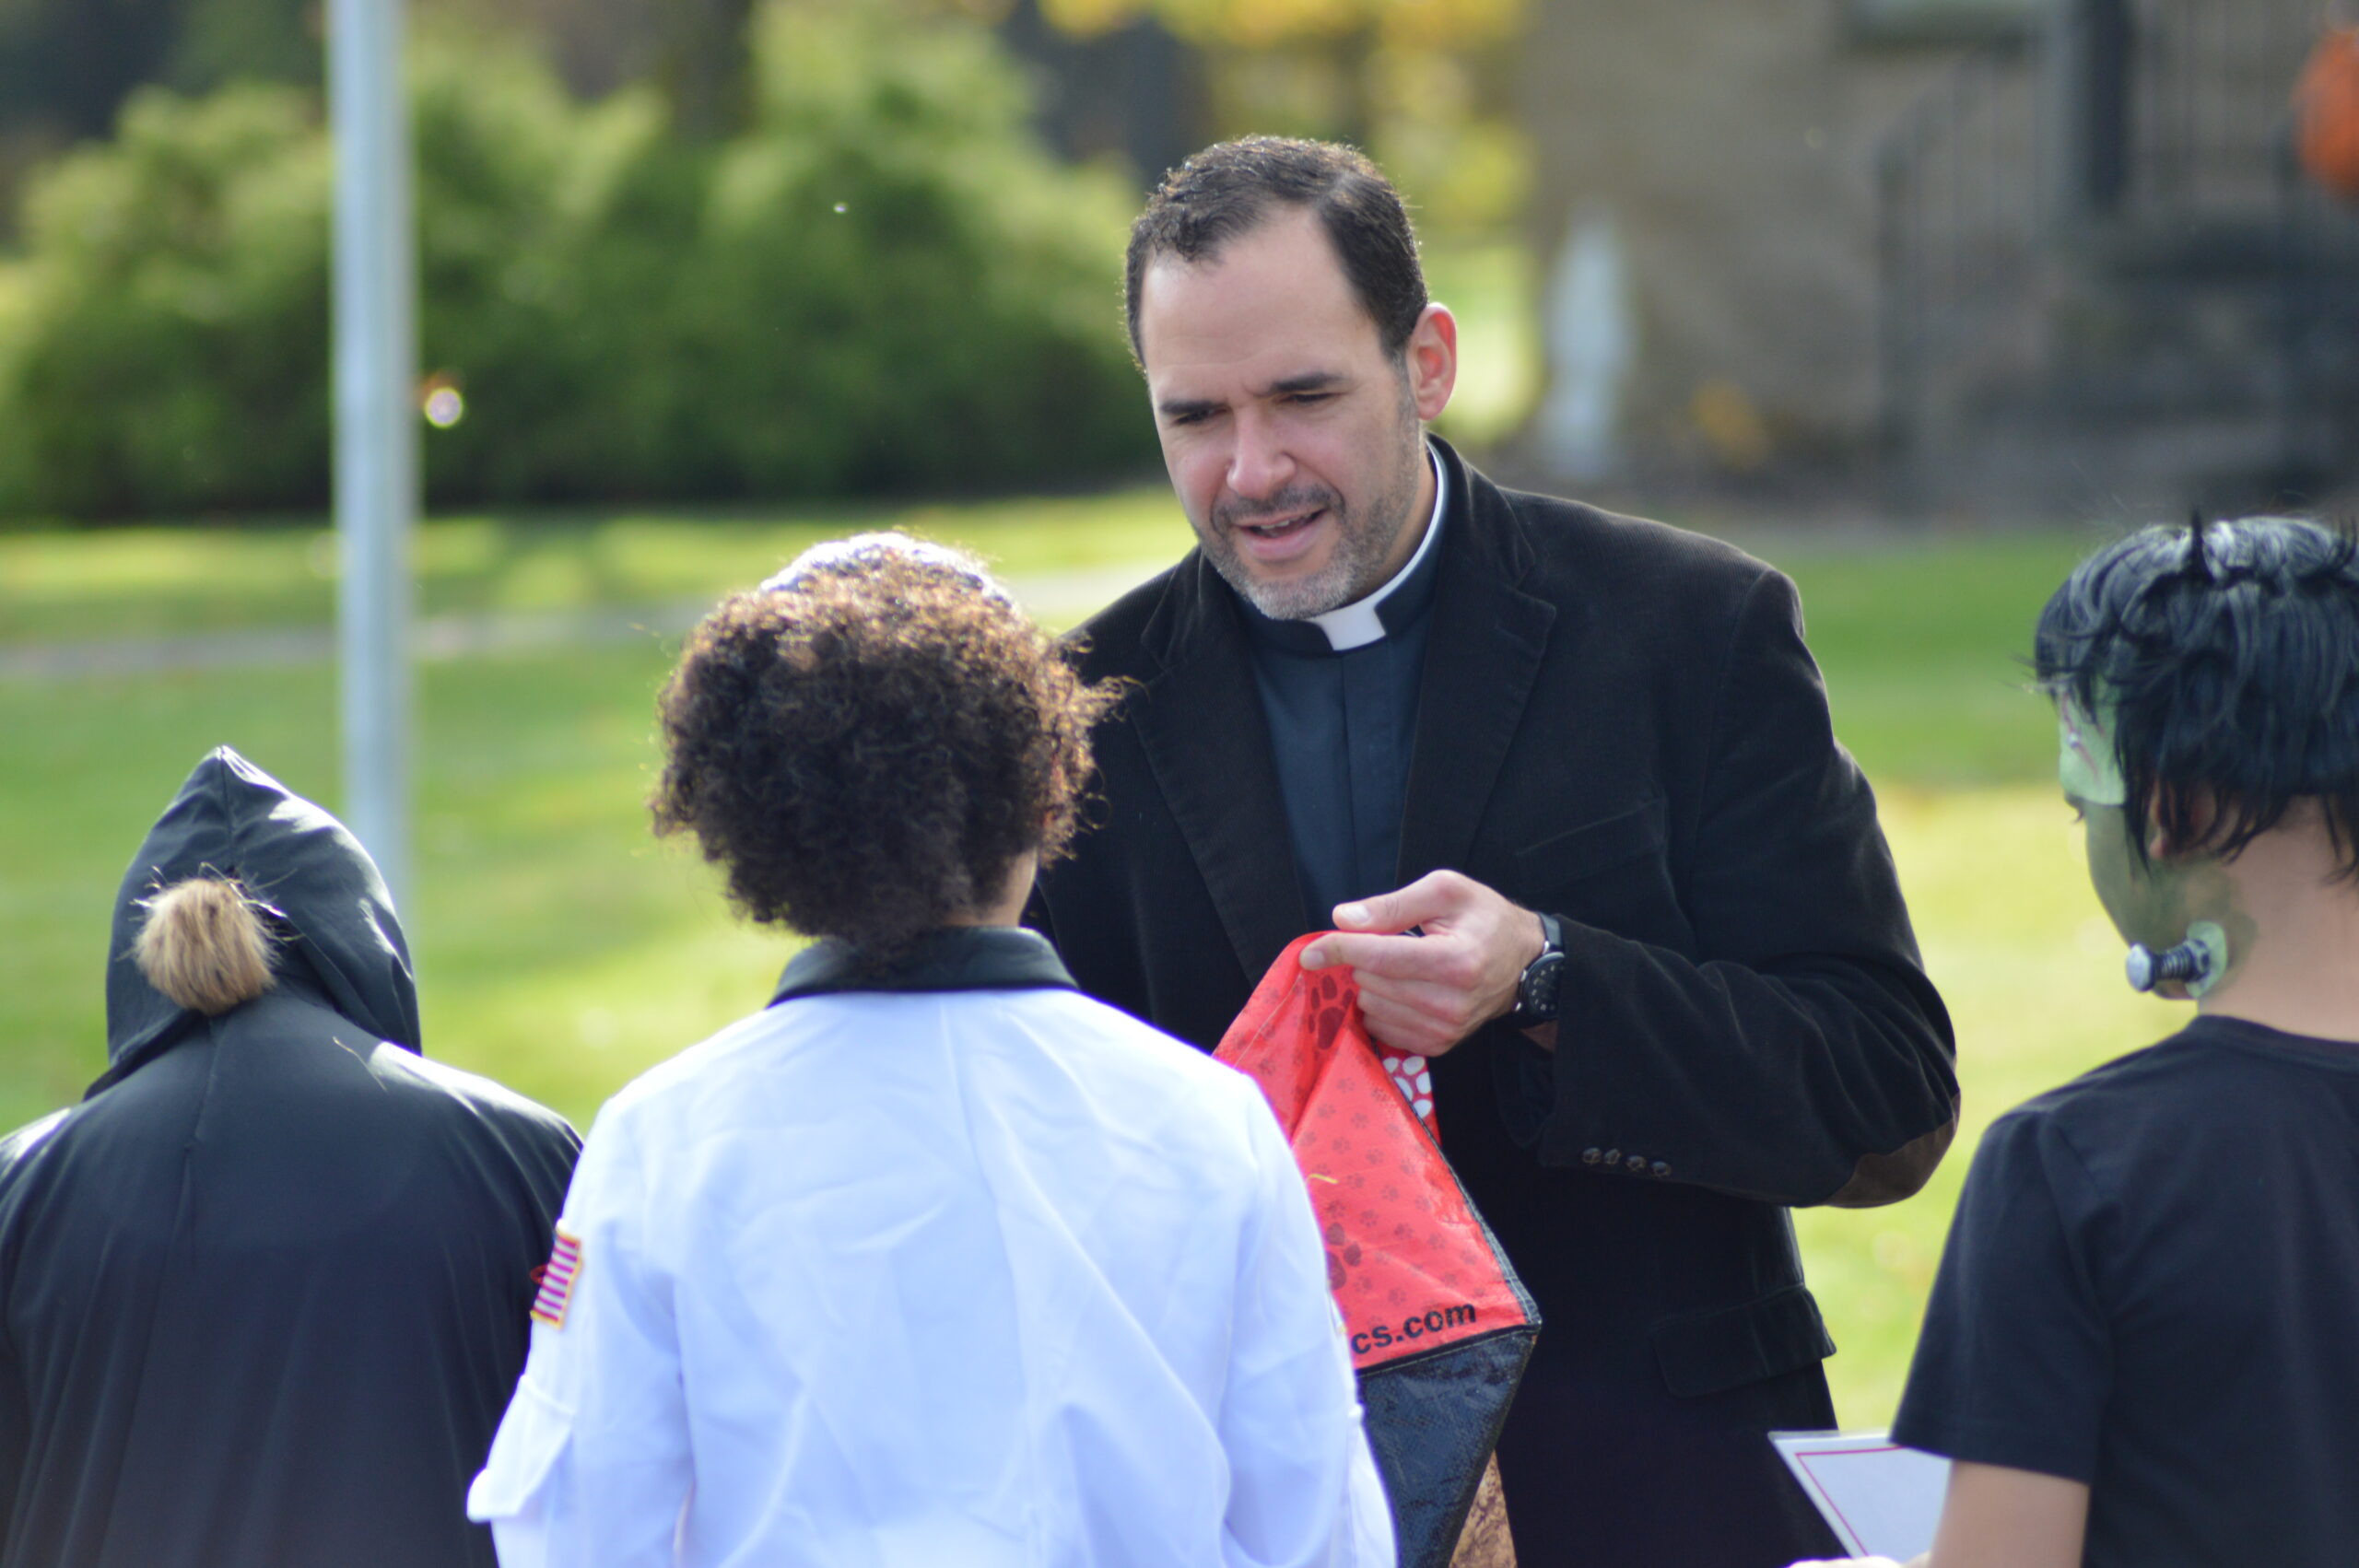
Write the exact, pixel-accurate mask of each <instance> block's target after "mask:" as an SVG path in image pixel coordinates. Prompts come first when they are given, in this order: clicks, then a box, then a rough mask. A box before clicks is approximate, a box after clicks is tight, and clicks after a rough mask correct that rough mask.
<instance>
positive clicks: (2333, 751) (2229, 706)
mask: <svg viewBox="0 0 2359 1568" xmlns="http://www.w3.org/2000/svg"><path fill="white" fill-rule="evenodd" d="M2354 556H2359V548H2355V547H2354V545H2353V539H2352V536H2351V534H2350V533H2349V532H2348V531H2339V530H2332V529H2328V528H2325V527H2322V526H2320V525H2319V524H2318V523H2315V522H2311V521H2306V520H2303V519H2298V518H2283V517H2256V518H2246V519H2244V520H2242V521H2236V522H2214V523H2212V524H2210V525H2208V526H2207V525H2205V524H2204V523H2203V522H2202V521H2201V520H2200V519H2199V520H2197V521H2193V522H2191V523H2190V524H2189V526H2187V527H2185V528H2165V527H2154V528H2147V529H2142V530H2141V531H2140V532H2136V533H2133V534H2131V535H2130V536H2129V537H2128V538H2126V539H2122V540H2119V541H2118V542H2116V543H2115V544H2110V545H2108V546H2107V547H2106V548H2105V549H2103V550H2100V551H2098V552H2097V553H2096V554H2095V556H2091V557H2089V559H2087V560H2086V561H2083V563H2081V565H2080V566H2079V567H2078V568H2075V569H2074V570H2073V572H2072V575H2071V577H2069V578H2067V579H2065V581H2064V585H2063V586H2062V587H2061V588H2059V589H2058V590H2057V591H2056V592H2055V595H2054V596H2053V597H2052V598H2050V599H2049V600H2048V606H2047V608H2046V609H2044V610H2042V611H2041V612H2040V616H2039V630H2038V634H2037V637H2036V641H2035V644H2034V649H2033V662H2034V665H2035V666H2036V669H2037V671H2038V673H2039V680H2040V684H2041V685H2043V686H2044V687H2046V688H2047V689H2048V692H2049V693H2051V694H2052V695H2055V696H2060V697H2061V696H2071V698H2072V699H2073V700H2074V701H2075V702H2076V703H2078V704H2079V705H2080V707H2081V708H2082V709H2083V711H2084V712H2087V713H2090V714H2093V715H2095V716H2097V717H2098V719H2099V720H2101V721H2102V722H2103V723H2104V725H2105V726H2106V728H2107V729H2108V730H2110V731H2112V735H2113V746H2114V756H2115V761H2116V763H2117V765H2118V766H2119V768H2120V770H2121V779H2122V783H2123V785H2124V787H2125V790H2126V793H2127V795H2128V802H2127V804H2126V806H2125V808H2124V811H2125V817H2126V821H2127V825H2128V827H2129V831H2130V841H2131V845H2132V848H2134V849H2135V850H2136V852H2137V854H2138V856H2139V857H2140V859H2141V860H2143V859H2144V857H2145V854H2146V840H2147V838H2148V837H2149V835H2150V834H2151V833H2152V831H2153V829H2154V827H2156V826H2159V827H2161V828H2162V829H2163V831H2164V833H2165V836H2167V837H2169V838H2170V839H2171V840H2172V841H2173V842H2175V843H2177V844H2179V845H2181V846H2184V847H2186V848H2189V849H2195V848H2204V849H2209V850H2211V851H2212V852H2213V853H2215V854H2219V855H2222V856H2232V855H2234V854H2236V852H2237V851H2238V850H2240V849H2242V848H2244V847H2245V846H2246V845H2248V844H2249V843H2251V842H2252V841H2253V840H2254V839H2255V838H2257V837H2259V836H2260V835H2261V834H2264V833H2266V832H2268V831H2269V830H2270V829H2271V828H2272V827H2275V826H2276V825H2278V824H2279V823H2280V822H2282V821H2283V820H2284V816H2285V813H2286V812H2287V811H2288V810H2289V809H2290V808H2291V807H2292V806H2293V804H2294V802H2296V801H2301V800H2315V801H2317V802H2318V804H2319V806H2320V808H2321V809H2322V810H2323V812H2324V813H2325V817H2326V825H2327V831H2328V833H2329V835H2330V837H2331V838H2332V840H2333V843H2334V848H2335V852H2336V857H2337V860H2338V862H2339V867H2338V869H2339V871H2340V872H2341V875H2343V876H2344V877H2346V878H2353V879H2359V560H2355V559H2354ZM2207 801H2208V802H2209V807H2210V809H2211V811H2212V816H2211V819H2210V821H2209V822H2208V824H2207V825H2206V831H2204V832H2201V833H2199V832H2197V831H2196V825H2197V823H2198V821H2199V820H2200V817H2199V813H2201V812H2202V811H2204V810H2205V809H2206V806H2205V802H2207Z"/></svg>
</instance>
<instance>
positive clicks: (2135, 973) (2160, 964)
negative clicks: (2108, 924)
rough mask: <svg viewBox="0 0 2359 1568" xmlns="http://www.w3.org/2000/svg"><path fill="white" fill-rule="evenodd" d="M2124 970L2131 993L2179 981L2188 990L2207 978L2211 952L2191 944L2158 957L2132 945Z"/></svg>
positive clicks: (2140, 944)
mask: <svg viewBox="0 0 2359 1568" xmlns="http://www.w3.org/2000/svg"><path fill="white" fill-rule="evenodd" d="M2126 967H2127V969H2128V971H2129V975H2130V989H2131V990H2133V991H2151V990H2153V989H2154V988H2155V987H2156V986H2158V985H2161V984H2162V983H2163V982H2165V980H2177V981H2180V982H2182V983H2184V984H2185V985H2187V986H2188V987H2189V989H2193V988H2195V987H2196V986H2198V985H2200V984H2201V983H2202V982H2203V981H2204V980H2206V979H2208V978H2209V977H2211V974H2212V950H2211V948H2210V947H2209V946H2207V945H2206V944H2205V943H2203V942H2198V941H2193V940H2189V941H2187V942H2180V943H2179V944H2178V945H2177V947H2173V948H2166V949H2165V950H2164V951H2163V952H2161V953H2156V952H2155V951H2154V949H2153V948H2151V947H2148V946H2147V945H2146V944H2145V943H2144V942H2132V943H2130V960H2129V963H2128V965H2126Z"/></svg>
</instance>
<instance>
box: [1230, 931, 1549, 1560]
mask: <svg viewBox="0 0 2359 1568" xmlns="http://www.w3.org/2000/svg"><path fill="white" fill-rule="evenodd" d="M1317 940H1318V936H1317V935H1315V934H1314V935H1312V936H1306V937H1303V938H1302V939H1300V940H1299V941H1297V942H1295V943H1294V944H1293V945H1292V946H1290V947H1288V948H1287V949H1286V950H1285V953H1283V954H1279V956H1278V961H1277V962H1276V963H1275V964H1273V965H1271V966H1270V972H1269V973H1268V974H1267V975H1265V976H1263V977H1262V983H1261V985H1260V986H1258V987H1256V988H1255V989H1254V992H1253V999H1252V1000H1250V1001H1249V1002H1247V1003H1246V1005H1245V1011H1244V1012H1242V1013H1240V1014H1239V1015H1238V1019H1237V1022H1236V1023H1234V1024H1230V1025H1229V1028H1228V1033H1227V1034H1226V1036H1223V1038H1222V1040H1221V1043H1220V1049H1219V1051H1218V1052H1216V1053H1215V1054H1216V1055H1217V1056H1218V1057H1219V1058H1220V1059H1221V1060H1223V1061H1225V1062H1227V1063H1228V1064H1229V1065H1230V1066H1232V1067H1235V1068H1238V1069H1239V1070H1240V1071H1243V1072H1245V1073H1247V1074H1248V1075H1249V1076H1250V1077H1251V1078H1252V1079H1253V1081H1254V1082H1257V1083H1259V1084H1260V1085H1261V1086H1262V1093H1263V1094H1267V1095H1268V1096H1269V1098H1270V1105H1271V1106H1272V1108H1273V1109H1274V1110H1275V1111H1276V1112H1277V1113H1278V1125H1279V1126H1281V1127H1283V1128H1284V1129H1285V1133H1286V1138H1287V1141H1289V1142H1290V1143H1291V1144H1292V1146H1293V1149H1294V1155H1295V1160H1296V1162H1297V1164H1300V1165H1301V1167H1302V1174H1303V1177H1304V1179H1305V1181H1306V1182H1307V1183H1308V1184H1309V1188H1310V1201H1311V1207H1312V1208H1313V1210H1315V1211H1317V1213H1318V1216H1319V1228H1320V1232H1321V1234H1322V1235H1324V1236H1325V1238H1326V1242H1327V1278H1328V1281H1329V1283H1330V1284H1332V1286H1333V1287H1334V1291H1335V1305H1336V1306H1337V1307H1338V1308H1339V1309H1341V1311H1342V1313H1343V1315H1344V1330H1345V1332H1347V1333H1348V1334H1349V1335H1350V1336H1351V1347H1352V1365H1353V1367H1354V1368H1355V1369H1356V1371H1357V1372H1358V1374H1359V1381H1360V1402H1361V1403H1362V1404H1363V1405H1365V1406H1366V1407H1367V1431H1368V1439H1369V1442H1370V1444H1371V1445H1373V1446H1374V1448H1375V1450H1376V1458H1377V1464H1378V1466H1379V1468H1380V1469H1382V1470H1383V1472H1384V1484H1385V1490H1386V1492H1387V1493H1388V1494H1389V1496H1390V1497H1391V1502H1392V1515H1393V1521H1394V1525H1395V1527H1396V1533H1397V1534H1398V1536H1399V1538H1400V1546H1401V1562H1402V1568H1428V1565H1430V1568H1442V1565H1443V1564H1446V1563H1448V1562H1449V1559H1450V1552H1451V1550H1452V1549H1453V1548H1454V1546H1455V1545H1456V1543H1457V1540H1458V1536H1459V1530H1460V1527H1461V1526H1462V1525H1463V1524H1464V1523H1465V1520H1466V1513H1467V1510H1468V1508H1469V1507H1470V1506H1471V1505H1472V1504H1473V1501H1474V1492H1475V1488H1476V1486H1477V1485H1478V1484H1479V1483H1480V1482H1481V1480H1482V1479H1483V1470H1484V1467H1485V1465H1486V1464H1487V1463H1488V1462H1489V1460H1490V1457H1491V1450H1492V1449H1493V1448H1494V1447H1495V1446H1496V1445H1497V1443H1498V1440H1499V1428H1500V1427H1501V1425H1502V1424H1504V1423H1505V1422H1506V1420H1507V1413H1508V1403H1509V1402H1510V1401H1511V1400H1512V1399H1513V1398H1515V1388H1516V1384H1517V1382H1518V1380H1519V1379H1520V1378H1521V1377H1522V1375H1523V1364H1524V1363H1525V1361H1526V1360H1527V1359H1529V1358H1530V1356H1531V1354H1532V1340H1534V1339H1535V1338H1537V1337H1538V1335H1539V1332H1540V1314H1539V1312H1538V1311H1537V1310H1536V1309H1535V1308H1534V1307H1533V1305H1532V1298H1531V1297H1530V1296H1529V1295H1527V1294H1525V1293H1524V1289H1523V1283H1522V1281H1520V1280H1518V1279H1517V1278H1516V1276H1515V1270H1513V1269H1512V1268H1510V1267H1509V1266H1508V1260H1507V1255H1506V1254H1505V1253H1503V1252H1502V1251H1500V1250H1499V1244H1498V1242H1497V1240H1496V1238H1494V1237H1493V1236H1492V1235H1491V1229H1490V1227H1489V1226H1488V1225H1486V1224H1485V1223H1483V1217H1482V1216H1481V1215H1480V1214H1477V1213H1476V1212H1475V1211H1474V1205H1473V1203H1472V1202H1470V1201H1469V1200H1468V1199H1467V1197H1466V1191H1465V1189H1464V1188H1461V1187H1460V1186H1459V1185H1458V1176H1457V1175H1456V1173H1455V1172H1453V1171H1452V1170H1451V1169H1450V1168H1449V1162H1448V1161H1447V1160H1445V1159H1443V1158H1442V1155H1441V1149H1440V1146H1439V1145H1438V1144H1437V1143H1436V1142H1435V1141H1434V1139H1433V1135H1432V1134H1431V1132H1429V1131H1428V1130H1427V1126H1426V1122H1425V1121H1424V1120H1423V1119H1421V1117H1420V1115H1419V1109H1423V1108H1425V1107H1422V1106H1421V1107H1419V1108H1417V1109H1413V1108H1412V1105H1411V1101H1410V1099H1409V1098H1408V1097H1407V1096H1408V1095H1409V1094H1417V1098H1419V1099H1421V1100H1424V1101H1426V1106H1430V1089H1429V1088H1427V1089H1426V1091H1425V1092H1424V1093H1422V1094H1420V1093H1417V1091H1418V1088H1419V1085H1418V1084H1417V1083H1416V1082H1414V1077H1413V1078H1411V1079H1409V1080H1408V1081H1406V1082H1402V1081H1399V1080H1396V1078H1395V1077H1394V1076H1393V1073H1391V1072H1388V1071H1387V1070H1386V1065H1385V1063H1384V1062H1383V1061H1382V1060H1381V1059H1379V1055H1378V1050H1377V1047H1375V1046H1374V1045H1373V1044H1372V1043H1371V1042H1370V1040H1369V1038H1368V1034H1367V1024H1365V1023H1364V1022H1362V1020H1361V1018H1360V1010H1359V991H1358V988H1357V987H1356V985H1355V984H1354V983H1353V980H1352V977H1351V972H1350V971H1349V970H1338V969H1319V970H1308V971H1307V970H1305V969H1303V968H1302V966H1301V965H1300V963H1299V962H1298V960H1299V958H1300V956H1301V954H1302V950H1303V949H1304V948H1305V947H1307V946H1309V944H1310V943H1311V942H1315V941H1317ZM1412 1060H1414V1059H1412ZM1395 1071H1398V1068H1397V1067H1396V1069H1395ZM1414 1071H1416V1070H1413V1072H1414ZM1428 1082H1429V1081H1428Z"/></svg>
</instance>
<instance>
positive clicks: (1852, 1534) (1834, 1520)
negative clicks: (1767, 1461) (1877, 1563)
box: [1769, 1432, 1950, 1562]
mask: <svg viewBox="0 0 2359 1568" xmlns="http://www.w3.org/2000/svg"><path fill="white" fill-rule="evenodd" d="M1769 1441H1770V1442H1771V1443H1773V1444H1775V1445H1777V1449H1778V1457H1780V1458H1782V1459H1784V1460H1785V1461H1786V1468H1787V1469H1790V1470H1792V1471H1793V1472H1794V1479H1795V1480H1798V1481H1800V1482H1801V1483H1802V1490H1803V1491H1804V1492H1808V1493H1809V1494H1810V1500H1811V1501H1812V1502H1813V1503H1814V1504H1817V1505H1818V1511H1819V1513H1820V1514H1821V1515H1823V1516H1825V1520H1826V1524H1827V1527H1828V1528H1830V1529H1832V1530H1833V1531H1834V1532H1835V1537H1836V1539H1837V1540H1839V1541H1841V1542H1842V1543H1843V1549H1844V1550H1846V1551H1848V1552H1850V1553H1852V1554H1853V1555H1854V1556H1860V1557H1889V1558H1891V1559H1892V1560H1893V1561H1894V1562H1907V1561H1908V1560H1909V1559H1910V1558H1912V1557H1914V1556H1916V1555H1917V1554H1918V1553H1919V1552H1920V1551H1925V1550H1930V1549H1931V1546H1932V1544H1933V1530H1934V1527H1936V1526H1938V1525H1939V1524H1940V1523H1941V1522H1942V1496H1943V1495H1944V1494H1945V1493H1946V1492H1948V1491H1949V1484H1950V1462H1949V1461H1948V1460H1947V1459H1944V1458H1942V1457H1941V1456H1940V1455H1938V1454H1928V1453H1925V1452H1924V1451H1922V1450H1921V1449H1917V1448H1903V1447H1902V1446H1901V1445H1899V1444H1897V1443H1895V1442H1894V1441H1893V1440H1892V1436H1891V1434H1890V1433H1884V1432H1773V1433H1770V1434H1769Z"/></svg>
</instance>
